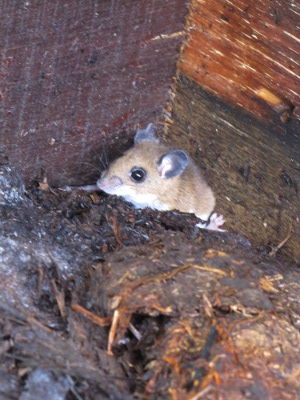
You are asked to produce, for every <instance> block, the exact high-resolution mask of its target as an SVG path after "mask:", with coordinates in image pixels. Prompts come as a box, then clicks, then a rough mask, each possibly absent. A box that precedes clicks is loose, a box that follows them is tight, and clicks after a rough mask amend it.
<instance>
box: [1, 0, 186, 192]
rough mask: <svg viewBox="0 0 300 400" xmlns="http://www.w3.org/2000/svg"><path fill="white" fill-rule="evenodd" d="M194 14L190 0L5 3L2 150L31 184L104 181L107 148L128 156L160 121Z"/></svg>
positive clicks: (2, 53)
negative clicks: (134, 142)
mask: <svg viewBox="0 0 300 400" xmlns="http://www.w3.org/2000/svg"><path fill="white" fill-rule="evenodd" d="M186 12H187V5H186V4H185V2H182V1H181V0H170V1H167V0H153V1H151V2H149V1H147V0H143V1H122V2H119V1H111V0H101V1H98V0H92V1H85V0H79V1H76V2H74V1H72V0H64V1H62V0H54V1H46V0H42V1H40V0H32V1H30V2H20V1H17V0H11V1H8V2H1V3H0V13H1V15H3V16H5V18H2V19H1V25H0V42H1V52H0V121H1V134H0V135H1V141H0V151H3V152H5V153H6V154H7V155H8V156H9V157H10V159H11V162H12V163H13V164H14V165H15V166H17V167H18V168H19V169H20V171H21V172H22V176H23V178H24V179H25V180H26V182H27V183H28V182H30V181H31V180H34V179H39V180H42V178H43V177H44V176H46V177H47V178H48V182H49V184H50V185H54V186H56V185H58V186H59V185H62V184H81V183H91V182H94V181H95V179H96V177H98V176H99V169H103V166H102V165H101V162H99V160H98V159H97V155H101V153H102V152H103V148H105V149H106V152H107V153H108V155H109V156H112V157H113V156H114V155H115V156H116V155H117V154H120V152H121V151H122V150H123V149H124V148H125V147H128V146H129V141H130V139H131V137H132V136H133V134H134V130H135V129H136V127H137V125H138V124H140V125H141V126H145V125H146V124H147V123H148V122H155V121H158V120H159V119H160V117H161V112H162V109H163V107H164V106H165V105H166V103H167V100H168V97H169V88H170V86H171V83H172V77H173V76H174V75H175V68H176V61H177V55H178V50H179V45H180V43H181V42H182V40H183V37H184V32H183V26H184V22H185V16H186ZM85 163H91V164H96V166H93V165H87V164H85Z"/></svg>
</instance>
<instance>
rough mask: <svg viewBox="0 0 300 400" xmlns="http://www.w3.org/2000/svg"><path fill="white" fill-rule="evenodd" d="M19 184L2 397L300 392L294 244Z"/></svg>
mask: <svg viewBox="0 0 300 400" xmlns="http://www.w3.org/2000/svg"><path fill="white" fill-rule="evenodd" d="M1 168H2V171H1V172H2V177H3V176H5V177H6V180H5V182H4V181H2V183H3V182H4V186H2V188H4V189H3V192H5V187H6V189H7V191H8V192H9V190H11V185H10V184H9V182H12V180H13V179H15V178H14V176H13V175H14V169H13V168H8V166H7V164H5V167H3V166H2V167H1ZM14 182H16V181H14ZM5 185H6V186H5ZM42 189H43V190H42ZM17 193H18V196H17V197H18V198H20V199H23V200H24V201H20V202H14V203H13V204H12V203H10V202H7V201H5V199H4V200H3V198H2V200H3V201H2V205H1V208H0V212H1V222H0V233H1V245H0V253H1V254H0V257H1V262H0V327H1V342H0V354H1V365H0V398H1V399H2V398H3V399H4V398H21V399H29V398H30V399H37V398H39V399H40V398H45V399H48V398H49V399H50V397H49V396H51V395H53V393H56V396H57V397H56V398H58V399H100V398H101V399H103V398H111V399H131V398H150V399H166V398H170V399H183V398H184V399H198V398H206V399H217V398H220V397H223V398H235V399H243V398H248V397H250V398H268V397H269V398H274V399H276V398H278V399H279V398H286V399H295V398H299V397H300V388H299V379H298V377H299V364H300V350H299V349H300V346H299V345H300V335H299V327H300V321H299V310H300V303H299V296H298V293H299V269H297V268H296V266H294V265H292V264H291V263H289V262H288V261H287V260H285V259H283V258H281V252H280V249H279V250H278V251H277V253H276V254H275V255H273V256H270V255H269V254H268V252H269V251H270V249H267V248H264V249H262V248H261V249H258V248H255V247H253V246H252V245H251V243H250V242H249V241H248V240H247V239H246V238H245V237H243V236H241V235H239V234H238V233H233V232H227V233H219V232H207V231H201V230H195V228H194V224H195V221H196V217H194V216H193V215H185V214H180V213H178V212H155V211H153V210H150V209H145V210H137V209H134V208H133V207H132V206H131V205H129V204H128V203H125V202H124V201H122V200H120V199H118V198H115V197H107V196H105V195H99V194H96V193H92V194H89V195H88V194H86V193H82V192H79V193H76V192H72V193H64V192H61V191H59V190H50V188H48V186H47V185H45V183H44V184H43V185H41V186H40V187H39V186H37V187H35V188H31V189H29V190H28V191H27V192H25V190H24V186H23V185H22V184H20V185H19V187H18V189H17ZM283 394H284V395H283Z"/></svg>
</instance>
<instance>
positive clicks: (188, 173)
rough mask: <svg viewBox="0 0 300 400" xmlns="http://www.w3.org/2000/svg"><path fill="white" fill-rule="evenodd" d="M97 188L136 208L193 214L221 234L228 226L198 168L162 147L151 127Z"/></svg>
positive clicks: (202, 225)
mask: <svg viewBox="0 0 300 400" xmlns="http://www.w3.org/2000/svg"><path fill="white" fill-rule="evenodd" d="M97 186H98V188H99V189H101V190H103V191H104V192H106V193H109V194H114V195H117V196H122V197H123V198H124V199H125V200H127V201H129V202H130V203H132V204H133V205H134V206H135V207H137V208H145V207H150V208H152V209H156V210H162V211H166V210H179V211H181V212H185V213H194V214H195V215H196V216H197V217H199V218H200V219H201V220H202V221H201V222H199V224H197V226H199V227H200V228H206V229H213V230H221V229H219V227H220V226H221V225H223V223H224V222H225V220H224V219H223V217H222V215H219V216H218V215H217V214H216V213H213V210H214V207H215V196H214V194H213V192H212V190H211V188H210V187H209V186H208V184H207V183H206V181H205V179H204V178H203V176H202V174H201V172H200V170H199V168H198V167H197V166H196V165H195V164H194V163H193V161H192V160H191V158H190V157H189V156H188V155H187V154H186V153H185V152H184V151H183V150H176V149H175V150H172V149H170V148H169V147H167V146H164V145H162V144H161V143H160V142H159V140H158V138H157V137H156V136H155V134H154V131H153V126H152V124H149V125H148V126H147V128H146V129H144V130H143V129H138V130H137V132H136V135H135V137H134V147H132V148H131V149H129V150H128V151H127V152H126V153H125V154H124V155H123V156H121V157H120V158H118V159H117V160H115V161H114V162H112V163H111V165H110V166H109V168H108V170H106V171H105V172H104V173H103V175H102V176H101V178H100V179H98V181H97Z"/></svg>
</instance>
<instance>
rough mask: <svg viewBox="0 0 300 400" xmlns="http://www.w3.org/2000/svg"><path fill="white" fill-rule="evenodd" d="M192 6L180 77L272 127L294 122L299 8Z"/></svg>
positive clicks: (201, 0) (198, 1) (298, 98)
mask: <svg viewBox="0 0 300 400" xmlns="http://www.w3.org/2000/svg"><path fill="white" fill-rule="evenodd" d="M192 4H193V7H191V14H190V17H189V26H190V28H189V31H190V36H189V40H188V43H187V45H186V46H185V49H184V54H183V57H182V62H181V63H180V67H179V69H180V72H181V73H183V74H184V75H187V76H189V77H190V78H192V79H193V80H194V81H196V82H197V83H198V84H199V85H200V86H201V87H203V88H205V89H206V90H208V91H210V92H212V93H214V94H215V95H216V96H217V97H220V98H222V99H223V100H225V101H227V102H230V103H232V104H236V105H239V106H241V107H242V108H244V109H246V110H248V111H250V112H252V113H254V114H255V115H256V116H258V117H259V118H265V119H268V120H269V122H273V123H274V124H275V125H280V119H281V120H282V121H284V122H285V121H286V120H287V119H288V118H298V119H300V91H299V87H300V54H299V47H300V36H299V16H300V4H299V2H289V1H277V2H276V3H272V2H268V1H260V2H251V3H245V2H244V1H242V0H233V1H225V2H224V1H221V0H214V1H206V0H194V1H193V2H192ZM297 24H298V25H297ZM270 109H273V110H274V111H275V112H276V114H277V115H275V116H274V115H273V113H270ZM283 131H284V128H283Z"/></svg>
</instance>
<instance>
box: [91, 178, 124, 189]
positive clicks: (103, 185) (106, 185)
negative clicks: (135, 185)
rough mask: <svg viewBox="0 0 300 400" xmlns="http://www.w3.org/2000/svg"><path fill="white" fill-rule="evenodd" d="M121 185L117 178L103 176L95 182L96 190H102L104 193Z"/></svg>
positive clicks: (120, 180)
mask: <svg viewBox="0 0 300 400" xmlns="http://www.w3.org/2000/svg"><path fill="white" fill-rule="evenodd" d="M122 184H123V181H122V179H120V178H119V177H118V176H104V177H103V178H100V179H98V180H97V186H98V188H99V189H101V190H104V192H109V191H111V190H113V189H114V188H116V187H117V186H121V185H122Z"/></svg>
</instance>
